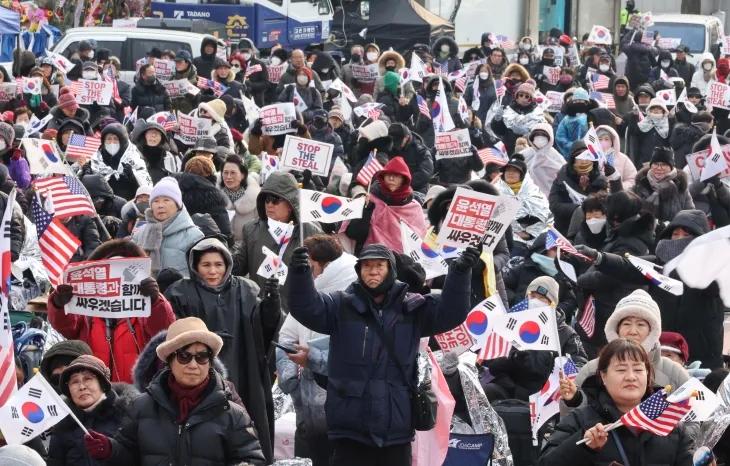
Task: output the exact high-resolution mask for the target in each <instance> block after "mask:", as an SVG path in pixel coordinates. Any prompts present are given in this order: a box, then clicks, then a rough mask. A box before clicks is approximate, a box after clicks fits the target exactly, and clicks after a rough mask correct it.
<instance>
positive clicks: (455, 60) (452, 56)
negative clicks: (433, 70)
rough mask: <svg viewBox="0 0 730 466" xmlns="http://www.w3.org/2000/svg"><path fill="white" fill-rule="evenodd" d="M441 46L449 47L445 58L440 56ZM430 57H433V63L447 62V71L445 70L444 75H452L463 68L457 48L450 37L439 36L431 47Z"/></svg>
mask: <svg viewBox="0 0 730 466" xmlns="http://www.w3.org/2000/svg"><path fill="white" fill-rule="evenodd" d="M442 45H448V46H449V54H448V55H446V56H445V57H442V56H441V46H442ZM431 55H433V61H434V62H436V63H438V64H441V63H443V62H444V61H446V62H448V65H447V67H448V70H445V72H446V73H453V72H454V71H459V70H460V69H461V68H463V65H462V64H461V60H459V46H458V45H457V44H456V41H455V40H454V39H452V38H451V37H448V36H441V37H439V38H438V39H436V40H435V41H434V43H433V46H432V47H431ZM434 66H436V67H438V66H439V65H436V64H434Z"/></svg>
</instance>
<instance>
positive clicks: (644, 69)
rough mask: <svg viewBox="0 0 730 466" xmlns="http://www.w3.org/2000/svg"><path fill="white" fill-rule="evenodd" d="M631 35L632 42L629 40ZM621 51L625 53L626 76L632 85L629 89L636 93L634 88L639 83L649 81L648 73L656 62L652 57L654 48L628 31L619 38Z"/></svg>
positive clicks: (654, 51)
mask: <svg viewBox="0 0 730 466" xmlns="http://www.w3.org/2000/svg"><path fill="white" fill-rule="evenodd" d="M632 37H633V38H634V41H633V42H631V38H632ZM621 51H622V52H624V53H625V54H626V77H627V78H628V80H629V82H630V83H631V85H632V86H633V87H632V88H631V90H632V91H633V92H634V93H636V92H635V90H636V88H637V87H639V85H641V84H643V83H645V82H648V81H649V73H650V72H651V69H652V68H653V67H655V66H656V64H657V62H656V59H655V58H654V57H655V56H656V49H654V48H653V47H651V46H649V45H646V44H642V43H641V36H639V35H638V34H633V32H631V31H629V32H628V33H627V34H626V35H625V36H624V37H623V38H622V39H621Z"/></svg>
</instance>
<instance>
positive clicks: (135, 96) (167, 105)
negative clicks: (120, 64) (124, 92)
mask: <svg viewBox="0 0 730 466" xmlns="http://www.w3.org/2000/svg"><path fill="white" fill-rule="evenodd" d="M137 107H152V108H154V109H155V112H169V111H170V110H172V101H171V100H170V93H169V92H167V89H165V86H163V85H162V83H161V82H160V81H159V80H157V79H155V82H154V83H152V84H147V83H144V82H142V81H138V82H137V84H135V86H134V87H133V88H132V108H137Z"/></svg>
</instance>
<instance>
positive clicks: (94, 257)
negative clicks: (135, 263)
mask: <svg viewBox="0 0 730 466" xmlns="http://www.w3.org/2000/svg"><path fill="white" fill-rule="evenodd" d="M114 256H119V257H147V254H146V253H145V252H144V249H142V248H141V247H139V246H138V245H137V244H136V243H133V242H131V241H129V240H126V239H112V240H109V241H106V242H104V243H101V244H100V245H99V246H97V248H96V249H94V250H93V251H92V252H91V254H89V258H88V260H90V261H98V260H102V259H109V258H110V257H114Z"/></svg>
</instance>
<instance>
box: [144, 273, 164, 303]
mask: <svg viewBox="0 0 730 466" xmlns="http://www.w3.org/2000/svg"><path fill="white" fill-rule="evenodd" d="M139 294H141V295H142V296H149V297H150V300H151V301H152V304H154V303H155V302H157V298H159V297H160V286H159V285H158V284H157V280H155V279H154V278H152V277H148V278H145V279H144V280H142V281H141V282H139Z"/></svg>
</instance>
